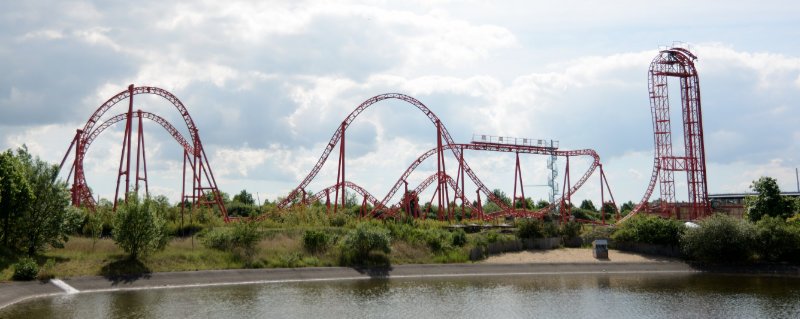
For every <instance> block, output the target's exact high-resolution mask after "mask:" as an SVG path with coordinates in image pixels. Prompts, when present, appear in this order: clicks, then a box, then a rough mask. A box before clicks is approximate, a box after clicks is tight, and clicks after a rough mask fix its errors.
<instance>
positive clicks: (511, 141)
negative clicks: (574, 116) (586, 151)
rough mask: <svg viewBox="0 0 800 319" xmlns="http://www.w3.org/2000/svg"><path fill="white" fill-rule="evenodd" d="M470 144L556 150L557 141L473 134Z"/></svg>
mask: <svg viewBox="0 0 800 319" xmlns="http://www.w3.org/2000/svg"><path fill="white" fill-rule="evenodd" d="M472 142H473V143H492V144H507V145H523V146H536V147H547V148H558V141H555V140H547V139H536V138H526V137H509V136H494V135H485V134H473V135H472Z"/></svg>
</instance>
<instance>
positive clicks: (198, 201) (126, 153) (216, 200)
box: [60, 84, 228, 221]
mask: <svg viewBox="0 0 800 319" xmlns="http://www.w3.org/2000/svg"><path fill="white" fill-rule="evenodd" d="M138 94H152V95H157V96H161V97H163V98H164V99H166V100H167V101H168V102H170V103H171V104H173V105H174V106H175V108H176V109H178V112H180V114H181V117H182V118H183V119H184V122H185V123H186V126H187V128H188V130H189V134H190V141H191V142H188V141H187V139H186V138H184V137H183V136H182V135H181V134H180V133H179V132H178V130H177V129H175V127H174V126H172V125H171V124H170V123H169V122H167V121H166V120H165V119H163V118H162V117H160V116H158V115H155V114H153V113H149V112H144V111H141V110H138V111H136V112H134V111H133V97H134V96H135V95H138ZM126 99H127V100H128V110H127V112H126V113H123V114H119V115H116V116H114V117H112V118H110V119H108V120H106V121H105V122H102V123H101V124H100V126H98V127H95V126H96V125H97V123H98V122H99V121H100V119H101V118H102V116H103V115H104V114H105V113H106V112H107V111H108V110H109V109H110V108H111V107H113V106H114V105H116V104H118V103H119V102H122V101H124V100H126ZM135 117H136V118H139V121H138V124H139V126H138V130H137V132H136V133H137V151H136V168H135V169H136V175H135V177H134V178H135V179H134V185H135V186H134V187H135V188H134V190H138V188H139V181H143V182H144V183H145V191H147V187H148V186H147V162H146V153H145V145H144V131H143V126H142V119H145V118H146V119H149V120H152V121H154V122H156V123H158V124H159V125H161V126H162V127H163V128H164V129H166V130H167V132H169V133H170V135H172V136H173V138H175V140H176V141H177V142H178V143H179V144H181V146H182V147H183V149H184V172H183V174H184V180H183V183H184V185H183V191H182V201H187V200H189V201H191V203H192V204H193V206H195V207H196V206H198V205H216V206H217V207H219V209H220V212H221V214H222V216H223V218H224V219H225V220H226V221H228V214H227V210H226V209H225V205H224V203H223V201H222V197H221V194H220V192H219V189H218V188H217V186H216V184H217V183H216V179H215V178H214V174H213V172H212V171H211V166H210V165H209V163H208V158H207V156H206V153H205V150H204V149H203V144H202V142H201V141H200V135H199V134H198V130H197V127H196V126H195V124H194V121H193V120H192V118H191V116H190V115H189V112H188V110H186V107H185V106H184V105H183V103H182V102H181V101H180V100H179V99H178V98H177V97H175V96H174V95H173V94H172V93H169V92H167V91H166V90H163V89H160V88H156V87H134V86H133V84H131V85H130V86H129V87H128V89H127V90H125V91H122V92H120V93H118V94H116V95H114V96H113V97H112V98H110V99H109V100H108V101H106V102H105V103H103V105H101V106H100V107H99V108H98V109H97V110H96V111H95V112H94V113H93V114H92V116H91V117H90V118H89V120H88V121H87V122H86V125H84V127H83V129H78V130H77V133H76V134H75V137H74V138H73V140H72V143H71V144H70V146H69V148H68V150H67V153H66V154H65V155H64V158H63V160H62V161H61V165H60V167H61V168H63V166H64V164H65V162H66V160H67V158H68V157H69V155H70V154H71V152H72V149H73V148H75V154H74V159H73V162H72V165H71V167H70V173H69V175H68V177H67V179H69V176H73V175H72V173H73V171H74V178H73V183H72V190H71V191H72V204H73V205H75V206H81V205H84V206H87V207H89V208H90V209H94V206H95V205H96V203H95V200H94V198H93V197H92V195H91V191H90V189H89V186H88V184H87V182H86V176H85V174H84V169H83V160H84V158H85V156H86V152H87V150H88V147H89V146H90V145H91V143H92V142H93V141H94V140H95V138H96V137H97V136H98V135H99V134H100V133H102V132H103V131H104V130H105V129H106V128H108V127H110V126H111V125H113V124H116V123H118V122H121V121H123V120H125V132H124V136H123V140H122V150H121V152H120V164H119V171H118V175H117V187H116V192H115V196H114V198H115V199H114V208H115V209H116V205H117V200H116V199H117V198H118V196H119V190H120V186H121V184H122V176H123V175H124V176H125V188H124V189H123V193H124V196H125V200H127V192H128V191H130V190H131V182H130V179H131V150H132V148H131V144H132V139H133V124H134V123H133V118H135ZM140 163H141V164H142V168H143V169H144V171H143V172H141V173H142V174H141V175H140V166H139V164H140ZM187 170H191V172H192V173H191V176H192V195H187V194H186V193H185V189H186V180H185V175H186V171H187ZM181 207H183V205H182V206H181Z"/></svg>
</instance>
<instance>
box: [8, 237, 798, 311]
mask: <svg viewBox="0 0 800 319" xmlns="http://www.w3.org/2000/svg"><path fill="white" fill-rule="evenodd" d="M565 251H566V252H569V251H568V250H562V251H561V252H560V254H563V253H564V252H565ZM583 251H585V250H583ZM542 254H547V252H543V251H536V250H534V251H530V250H529V251H521V252H513V253H505V254H500V255H494V256H491V257H489V258H488V259H486V260H484V261H481V262H477V263H453V264H402V265H393V266H390V267H388V268H354V267H302V268H261V269H222V270H200V271H177V272H154V273H145V274H139V275H125V276H81V277H72V278H54V279H52V280H49V281H46V282H41V281H28V282H15V281H11V282H0V310H2V309H4V308H6V307H9V306H12V305H14V304H17V303H21V302H26V301H30V300H34V299H39V298H48V297H57V296H63V295H70V294H79V293H105V292H116V291H136V290H148V289H177V288H197V287H217V286H234V285H254V284H282V283H301V282H333V281H353V280H370V279H425V278H431V279H434V278H466V277H493V276H494V277H496V276H544V275H555V276H558V275H570V274H573V275H608V274H613V275H637V274H697V273H715V274H730V275H745V276H747V275H762V276H786V277H797V276H800V266H794V265H780V264H760V265H724V266H718V265H708V266H707V265H697V264H690V263H687V262H685V261H683V260H679V259H673V258H664V257H659V256H648V255H639V254H630V253H625V252H620V251H616V250H610V251H609V257H610V259H606V260H597V259H594V258H584V257H581V258H575V256H574V255H570V256H561V257H563V258H562V259H559V258H552V255H548V258H542V257H544V256H542ZM549 254H559V252H558V251H551V252H549Z"/></svg>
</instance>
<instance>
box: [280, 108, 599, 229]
mask: <svg viewBox="0 0 800 319" xmlns="http://www.w3.org/2000/svg"><path fill="white" fill-rule="evenodd" d="M386 99H398V100H401V101H404V102H407V103H409V104H411V105H413V106H415V107H416V108H418V109H419V110H420V111H422V112H423V113H424V114H425V115H426V116H427V117H428V119H429V120H430V121H431V122H432V123H433V125H434V126H435V127H436V140H437V141H436V147H435V148H433V149H431V150H430V151H428V152H425V153H423V154H422V155H421V156H420V157H419V158H417V159H416V160H415V161H414V162H412V163H411V165H410V166H409V167H408V168H407V169H406V171H405V172H404V173H403V174H402V175H401V177H400V178H399V179H398V180H397V182H396V183H395V184H394V186H393V187H392V188H391V190H390V191H389V193H388V194H387V195H386V196H385V197H384V198H383V200H381V201H377V200H375V199H374V197H372V195H369V193H368V192H366V190H364V189H363V188H361V187H358V186H357V185H356V184H354V183H351V182H349V181H347V180H346V179H345V174H344V173H345V133H346V130H347V127H348V126H349V125H350V123H352V122H353V121H354V120H355V118H356V117H358V115H359V114H361V112H363V111H364V110H366V109H367V108H368V107H370V106H371V105H373V104H375V103H377V102H379V101H382V100H386ZM532 141H533V140H531V141H527V139H523V140H522V142H520V143H496V142H493V141H489V142H473V143H470V144H458V143H455V142H454V141H453V138H452V137H451V136H450V133H449V132H448V131H447V129H446V128H445V126H444V125H443V124H442V122H441V121H440V120H439V118H438V117H437V116H436V115H435V114H434V113H433V112H432V111H431V110H430V109H428V107H426V106H425V105H424V104H422V103H421V102H420V101H418V100H416V99H414V98H412V97H410V96H407V95H404V94H399V93H389V94H382V95H378V96H375V97H372V98H370V99H368V100H366V101H364V102H363V103H361V105H359V106H358V107H357V108H356V109H355V110H354V111H353V112H351V113H350V115H348V116H347V117H346V118H345V120H344V121H342V123H341V125H340V126H339V128H338V129H337V130H336V131H335V132H334V134H333V136H332V137H331V139H330V142H329V143H328V144H327V146H326V148H325V150H324V151H323V153H322V156H320V158H319V160H318V161H317V163H316V165H315V166H314V167H313V168H312V170H311V172H309V174H308V175H307V176H306V177H305V179H303V181H302V182H301V183H300V185H298V186H297V187H296V188H295V189H294V190H292V192H291V193H289V195H288V196H287V197H286V198H285V199H283V200H282V201H281V202H280V203H279V204H278V207H279V208H285V207H286V206H288V205H290V204H292V203H298V202H299V203H304V204H305V203H307V202H308V201H307V199H306V191H305V188H306V187H307V186H308V184H309V183H310V182H311V181H312V180H313V179H314V177H316V175H317V174H318V173H319V171H320V170H321V168H322V166H323V165H324V164H325V161H326V160H327V158H328V156H329V155H330V154H331V153H332V151H333V149H334V147H336V145H337V144H338V145H339V160H338V164H337V179H336V184H334V185H333V186H330V187H328V188H326V189H324V190H323V191H320V192H318V193H317V194H315V195H314V196H313V197H312V200H321V199H322V198H323V196H324V197H325V198H326V202H325V203H326V206H328V208H330V205H331V201H330V195H331V194H330V193H332V192H333V193H334V202H333V205H334V213H335V212H336V209H337V208H336V207H337V202H338V201H339V193H338V192H339V188H341V189H342V197H341V203H342V204H343V203H344V202H345V198H344V188H345V187H349V188H351V189H353V190H355V191H356V192H357V193H359V194H361V195H362V196H363V197H364V203H363V204H362V210H363V209H364V208H363V207H366V203H367V202H369V203H370V204H371V205H372V206H373V209H372V212H370V215H371V216H376V217H382V218H385V217H391V216H394V215H396V214H397V213H398V212H399V211H400V210H401V209H402V208H405V209H406V210H409V208H410V207H407V206H408V205H409V200H410V199H413V198H416V196H417V195H418V194H419V193H420V192H421V190H424V189H425V188H426V187H428V186H429V185H431V184H432V183H433V182H434V181H436V182H437V183H436V185H437V186H436V190H435V192H434V194H433V198H438V202H437V203H438V207H437V208H438V211H437V215H438V217H439V219H445V218H449V219H452V217H453V210H454V207H453V206H452V205H451V201H450V199H451V198H450V193H451V192H450V191H449V188H452V190H453V193H454V194H453V197H452V199H453V201H456V200H461V205H462V207H464V206H467V207H470V208H472V209H473V210H474V211H475V212H476V213H477V216H480V217H482V218H486V219H490V218H497V217H500V216H534V217H541V216H543V215H544V214H547V213H550V212H552V211H553V210H554V209H555V208H556V206H557V203H551V205H550V206H548V207H546V208H544V209H541V210H539V211H536V212H533V211H530V210H527V209H525V208H524V207H523V209H515V208H514V205H512V206H511V207H509V206H508V205H507V204H506V203H504V202H503V201H501V200H500V199H498V198H497V197H496V196H495V195H494V193H493V192H491V191H490V190H489V189H488V188H487V187H486V186H485V185H484V184H483V182H481V180H480V179H479V178H478V177H477V175H476V174H475V173H474V172H473V171H472V169H471V168H470V167H469V165H468V164H467V162H466V161H465V160H464V151H465V150H479V151H494V152H513V153H516V154H517V160H519V159H518V156H519V153H527V154H542V155H554V156H563V157H566V158H567V159H569V157H571V156H590V157H592V159H593V161H592V164H591V165H590V167H589V169H588V170H587V171H586V173H584V175H583V176H581V178H580V179H578V181H577V182H576V183H575V184H574V185H569V183H567V186H566V189H565V190H564V191H563V192H562V193H563V194H564V196H563V197H562V199H561V202H562V203H567V204H569V203H570V196H571V195H572V194H573V193H574V192H575V191H577V190H578V189H579V188H580V187H581V186H582V185H583V184H584V183H585V182H586V181H587V180H588V178H589V177H590V176H591V175H592V173H593V172H594V171H595V170H596V169H597V168H598V167H600V171H601V173H600V176H601V177H600V178H601V194H602V195H601V197H603V199H602V201H603V203H605V198H604V190H605V188H607V187H608V182H607V181H606V180H605V174H603V172H602V166H601V165H600V160H599V156H597V153H595V152H594V151H593V150H589V149H586V150H575V151H563V150H558V149H556V148H554V147H553V146H552V145H549V146H548V145H534V143H532ZM445 150H450V152H452V154H453V155H454V157H455V158H456V160H457V162H458V174H457V175H456V178H455V179H453V178H451V177H450V176H449V175H448V174H447V173H446V163H445V156H444V152H445ZM434 154H436V159H437V165H436V166H437V172H436V173H434V174H433V175H431V176H430V177H429V178H428V179H426V180H425V181H423V183H422V184H420V186H419V187H418V188H417V189H415V190H414V191H413V192H409V190H408V182H407V180H408V177H409V176H410V175H411V173H412V172H413V171H414V170H415V169H416V168H417V167H418V166H419V165H420V164H421V163H422V162H423V161H425V159H427V158H429V157H431V156H433V155H434ZM521 175H522V173H521V168H520V166H519V164H518V163H517V165H516V173H515V182H516V181H519V182H520V190H521V192H522V194H524V190H523V189H522V184H521V182H522V177H521ZM466 176H469V178H470V179H471V180H472V181H473V183H474V184H475V186H476V188H477V190H476V195H478V196H477V200H478V201H477V205H471V203H470V202H469V201H468V200H467V199H466V197H465V196H464V181H465V177H466ZM566 178H569V171H567V173H566ZM400 187H404V188H405V193H404V196H403V199H402V200H401V202H400V203H398V204H396V205H392V206H389V204H388V202H389V200H391V198H393V197H394V196H395V194H396V193H397V191H399V190H400ZM448 187H449V188H448ZM481 193H483V194H484V195H485V196H487V198H488V199H489V200H490V201H492V202H494V203H496V204H497V205H498V206H499V207H500V209H501V210H500V212H497V213H493V214H484V213H483V212H482V211H481V204H480V197H481V196H480V194H481ZM514 195H515V197H516V187H515V194H514ZM609 195H611V192H610V189H609ZM523 197H524V195H523ZM433 198H432V199H431V202H433ZM611 200H612V202H613V195H611ZM567 207H569V205H567ZM562 212H566V213H569V208H566V209H565V210H562ZM563 217H564V218H568V216H567V215H564V216H563Z"/></svg>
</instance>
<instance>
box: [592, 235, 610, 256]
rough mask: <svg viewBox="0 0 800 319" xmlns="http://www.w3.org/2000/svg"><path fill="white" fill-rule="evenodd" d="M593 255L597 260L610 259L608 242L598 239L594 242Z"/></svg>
mask: <svg viewBox="0 0 800 319" xmlns="http://www.w3.org/2000/svg"><path fill="white" fill-rule="evenodd" d="M592 255H593V256H594V258H597V259H608V240H605V239H596V240H595V241H593V242H592Z"/></svg>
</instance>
